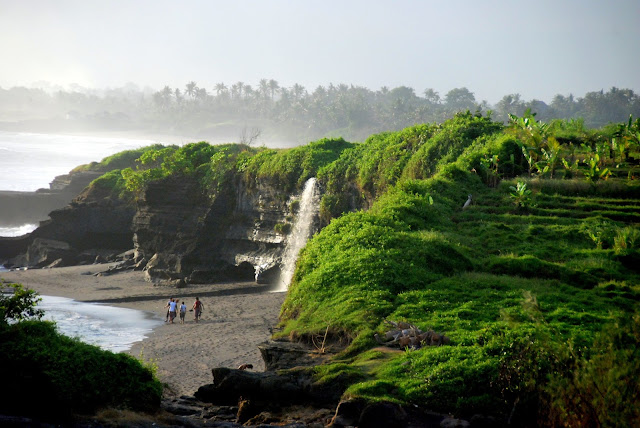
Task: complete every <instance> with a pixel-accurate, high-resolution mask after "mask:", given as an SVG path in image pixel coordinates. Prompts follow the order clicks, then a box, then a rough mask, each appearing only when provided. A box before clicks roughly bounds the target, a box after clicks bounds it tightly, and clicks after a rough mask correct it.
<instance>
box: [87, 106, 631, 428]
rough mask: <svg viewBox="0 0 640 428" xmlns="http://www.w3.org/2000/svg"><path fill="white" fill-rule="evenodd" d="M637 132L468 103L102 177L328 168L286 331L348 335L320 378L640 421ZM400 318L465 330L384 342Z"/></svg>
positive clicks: (354, 393) (518, 414) (466, 410)
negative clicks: (444, 116)
mask: <svg viewBox="0 0 640 428" xmlns="http://www.w3.org/2000/svg"><path fill="white" fill-rule="evenodd" d="M639 144H640V122H639V121H638V120H636V121H635V122H633V121H632V120H631V119H630V120H629V122H628V123H623V124H611V125H609V126H607V127H605V128H603V129H596V130H589V129H585V128H583V126H582V122H580V121H555V122H552V123H550V124H545V123H542V122H539V121H536V119H535V117H533V116H531V115H525V116H523V117H515V116H512V117H511V121H510V124H509V125H508V126H506V127H505V126H503V125H502V124H500V123H496V122H494V121H492V120H491V119H490V118H488V117H483V116H481V115H473V114H470V113H466V114H458V115H456V116H455V117H454V118H452V119H450V120H448V121H446V122H444V123H442V124H424V125H416V126H414V127H410V128H407V129H405V130H403V131H400V132H393V133H382V134H376V135H372V136H371V137H369V138H368V139H367V140H366V141H365V142H362V143H349V142H346V141H344V140H342V139H324V140H320V141H317V142H313V143H309V144H308V145H305V146H301V147H296V148H294V149H286V150H269V149H266V148H254V147H249V146H246V145H236V144H229V145H223V146H211V145H209V144H207V143H204V142H201V143H194V144H189V145H186V146H183V147H166V148H164V147H151V148H148V149H145V150H143V151H142V153H141V154H139V155H138V156H139V157H138V158H136V159H138V160H137V161H136V162H134V163H131V164H128V165H124V164H123V165H122V166H119V167H118V169H114V170H112V171H111V172H108V173H107V174H105V175H104V176H103V177H101V178H100V179H98V180H96V181H95V182H94V183H93V184H92V186H97V187H100V186H102V187H103V188H105V189H109V191H110V192H112V194H114V195H119V196H120V197H125V198H134V197H135V196H136V195H137V194H138V193H139V192H140V191H141V190H142V189H144V186H145V184H146V183H148V182H149V181H153V180H162V179H165V178H166V177H171V176H176V175H183V176H189V177H193V178H194V179H197V180H198V181H199V183H200V184H201V188H202V192H203V195H207V196H209V197H215V195H216V193H217V192H218V191H219V190H220V189H221V188H224V186H229V185H231V183H234V182H236V180H242V181H243V182H244V185H246V186H253V185H256V184H257V183H260V182H268V183H270V184H272V185H275V186H277V187H279V188H281V189H282V191H283V193H290V192H295V191H297V190H299V189H300V187H301V185H302V183H303V182H304V181H305V180H306V179H307V178H309V177H311V176H317V177H318V181H319V183H320V185H321V186H322V188H323V191H324V196H323V198H322V202H321V208H320V209H321V212H320V214H321V217H322V220H323V224H324V225H325V227H324V228H323V229H322V231H321V232H320V233H318V234H317V235H316V236H315V237H314V238H313V239H312V240H311V241H310V242H309V243H308V245H307V247H306V248H305V249H304V250H303V251H302V252H301V254H300V257H299V259H298V265H297V270H296V272H295V275H294V280H293V283H292V284H291V286H290V288H289V292H288V294H287V297H286V301H285V303H284V305H283V307H282V312H281V327H282V333H281V334H282V335H287V336H290V337H295V338H300V339H303V340H307V341H309V342H310V343H316V344H318V343H322V342H323V340H325V339H326V340H327V341H326V342H325V343H331V344H336V343H338V342H339V341H341V343H342V345H343V346H344V347H343V348H341V349H342V350H341V352H340V353H339V354H338V355H337V357H335V358H334V359H333V360H332V361H331V362H330V363H329V364H327V365H323V366H320V367H318V368H317V369H316V375H317V379H318V381H320V382H333V383H335V382H340V383H342V384H343V385H344V386H345V387H346V388H347V389H346V393H345V396H346V397H362V398H366V399H369V400H390V401H394V402H398V403H403V404H408V405H418V406H420V407H422V408H427V409H430V410H434V411H439V412H446V413H452V414H454V415H457V416H461V417H470V416H472V415H473V414H476V413H480V414H484V415H493V416H496V417H497V418H499V419H501V420H502V421H507V420H509V421H510V422H511V423H515V424H518V425H526V424H527V423H529V424H530V425H538V424H548V425H554V424H560V425H581V424H584V423H586V424H587V425H591V424H593V425H600V424H602V425H619V424H620V423H621V422H624V421H629V420H634V421H638V418H639V417H640V413H639V412H640V411H639V410H638V409H640V398H639V397H640V384H639V383H638V379H639V376H638V375H640V351H638V349H640V346H638V345H639V342H640V312H639V311H638V305H639V302H640V271H639V270H638V269H639V266H640V254H639V252H638V245H639V244H640V239H639V238H640V232H639V231H638V225H639V224H640V209H639V208H640V182H639V181H638V180H637V177H638V173H639V171H640V168H639V166H638V159H640V153H639V151H640V150H639ZM103 162H104V161H103ZM111 162H113V161H111ZM468 195H472V201H471V203H470V205H469V206H467V207H466V208H463V205H464V204H465V201H467V199H468ZM384 319H389V320H394V321H407V322H409V323H411V324H414V325H416V326H418V327H419V328H421V329H423V330H430V329H432V330H435V331H438V332H441V333H445V334H446V335H447V336H448V337H449V338H450V342H449V344H447V345H444V346H438V347H431V346H426V347H423V348H421V349H418V350H411V349H406V350H401V351H400V350H390V349H388V348H384V347H379V346H378V343H377V342H376V341H375V340H374V333H376V332H377V333H383V332H384V330H385V328H386V325H385V323H384ZM313 338H319V340H317V341H315V342H314V341H313V340H312V339H313ZM336 346H337V345H336ZM320 348H321V347H319V352H320V351H321V350H322V349H320Z"/></svg>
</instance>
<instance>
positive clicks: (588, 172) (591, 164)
mask: <svg viewBox="0 0 640 428" xmlns="http://www.w3.org/2000/svg"><path fill="white" fill-rule="evenodd" d="M585 163H586V165H587V169H585V170H584V176H585V178H586V179H587V181H589V182H591V183H596V182H597V181H598V180H606V179H607V178H609V176H610V175H611V171H610V170H609V168H601V167H600V155H599V154H598V153H589V157H588V158H587V159H586V162H585Z"/></svg>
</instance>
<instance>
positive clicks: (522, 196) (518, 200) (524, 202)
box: [509, 181, 532, 208]
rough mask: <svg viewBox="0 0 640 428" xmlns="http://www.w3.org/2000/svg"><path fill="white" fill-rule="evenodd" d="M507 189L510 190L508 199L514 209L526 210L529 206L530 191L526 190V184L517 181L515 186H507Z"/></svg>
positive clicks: (530, 199)
mask: <svg viewBox="0 0 640 428" xmlns="http://www.w3.org/2000/svg"><path fill="white" fill-rule="evenodd" d="M509 189H510V190H511V194H510V195H509V197H510V198H511V200H512V201H513V203H514V205H515V206H516V208H527V207H528V206H529V205H531V201H532V197H531V190H529V189H527V183H525V182H524V181H518V182H517V183H516V185H515V186H509Z"/></svg>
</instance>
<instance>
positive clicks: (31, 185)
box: [0, 131, 163, 352]
mask: <svg viewBox="0 0 640 428" xmlns="http://www.w3.org/2000/svg"><path fill="white" fill-rule="evenodd" d="M157 142H158V141H153V140H144V139H131V138H112V137H95V136H76V135H58V134H35V133H23V132H4V131H0V190H11V191H23V192H32V191H35V190H38V189H41V188H46V189H48V188H49V183H50V182H51V181H52V180H53V179H54V178H55V177H56V176H58V175H63V174H68V173H69V172H70V171H71V170H72V169H73V168H75V167H76V166H78V165H82V164H86V163H90V162H93V161H96V162H98V161H100V160H102V159H103V158H105V157H107V156H110V155H112V154H115V153H118V152H121V151H123V150H130V149H135V148H139V147H144V146H148V145H151V144H155V143H157ZM36 227H37V224H27V223H26V224H23V225H20V226H16V227H8V226H6V225H2V224H0V236H21V235H24V234H25V233H29V232H31V231H33V230H34V229H35V228H36ZM2 271H5V269H4V268H3V266H1V265H0V272H2ZM41 297H42V302H41V303H40V305H39V306H40V307H41V308H42V309H44V310H45V319H48V320H52V321H55V322H56V325H57V326H58V330H59V331H60V332H61V333H63V334H65V335H67V336H70V337H78V338H79V339H80V340H82V341H83V342H87V343H90V344H94V345H97V346H100V347H101V348H103V349H107V350H110V351H113V352H122V351H125V350H127V349H130V348H131V345H132V344H133V343H135V342H138V341H140V340H142V339H144V337H146V335H148V334H149V333H150V332H151V330H152V329H153V328H154V327H156V326H158V325H160V324H162V323H163V321H162V320H159V319H153V318H151V317H150V316H149V314H147V313H145V312H141V311H136V310H133V309H126V308H120V307H113V306H106V305H101V304H96V303H84V302H78V301H75V300H72V299H66V298H63V297H52V296H41Z"/></svg>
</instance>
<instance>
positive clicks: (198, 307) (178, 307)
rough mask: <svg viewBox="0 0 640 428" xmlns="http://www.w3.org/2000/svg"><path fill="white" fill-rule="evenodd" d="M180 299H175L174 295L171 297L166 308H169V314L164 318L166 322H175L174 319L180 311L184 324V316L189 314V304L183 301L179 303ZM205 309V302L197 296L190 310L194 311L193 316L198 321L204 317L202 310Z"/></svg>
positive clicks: (181, 321)
mask: <svg viewBox="0 0 640 428" xmlns="http://www.w3.org/2000/svg"><path fill="white" fill-rule="evenodd" d="M179 301H180V300H179V299H174V298H173V297H172V298H170V299H169V301H168V302H167V305H166V306H165V308H166V309H167V316H166V317H165V319H164V322H169V323H171V324H173V320H174V319H175V318H176V316H177V315H178V312H179V313H180V324H184V318H185V316H186V315H187V305H185V304H184V301H182V303H181V304H179ZM203 310H204V304H203V303H202V302H201V301H200V298H198V297H196V300H195V302H193V305H192V306H191V309H190V311H193V316H194V319H195V321H196V322H198V321H199V320H200V318H201V317H202V311H203Z"/></svg>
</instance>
